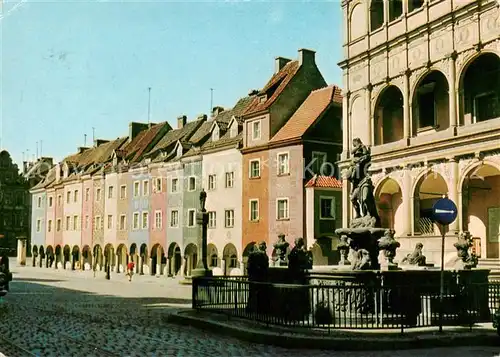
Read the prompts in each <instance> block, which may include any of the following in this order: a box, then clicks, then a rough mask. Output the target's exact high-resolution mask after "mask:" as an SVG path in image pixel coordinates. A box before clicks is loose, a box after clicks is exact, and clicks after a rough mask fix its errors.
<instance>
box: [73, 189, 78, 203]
mask: <svg viewBox="0 0 500 357" xmlns="http://www.w3.org/2000/svg"><path fill="white" fill-rule="evenodd" d="M73 202H78V190H75V192H73Z"/></svg>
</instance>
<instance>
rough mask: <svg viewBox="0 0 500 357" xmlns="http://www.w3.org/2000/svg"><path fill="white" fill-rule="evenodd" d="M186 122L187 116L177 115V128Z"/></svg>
mask: <svg viewBox="0 0 500 357" xmlns="http://www.w3.org/2000/svg"><path fill="white" fill-rule="evenodd" d="M186 122H187V116H185V115H181V116H179V117H177V129H182V128H184V125H186Z"/></svg>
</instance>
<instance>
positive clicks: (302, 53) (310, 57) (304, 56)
mask: <svg viewBox="0 0 500 357" xmlns="http://www.w3.org/2000/svg"><path fill="white" fill-rule="evenodd" d="M315 55H316V51H313V50H308V49H306V48H301V49H300V50H299V66H302V65H303V64H315V63H316V59H315Z"/></svg>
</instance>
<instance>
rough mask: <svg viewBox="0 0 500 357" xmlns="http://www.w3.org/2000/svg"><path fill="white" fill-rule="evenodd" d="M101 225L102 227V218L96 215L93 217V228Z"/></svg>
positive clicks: (99, 227)
mask: <svg viewBox="0 0 500 357" xmlns="http://www.w3.org/2000/svg"><path fill="white" fill-rule="evenodd" d="M101 227H102V219H101V216H96V217H95V224H94V230H98V229H101Z"/></svg>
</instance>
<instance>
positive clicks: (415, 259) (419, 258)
mask: <svg viewBox="0 0 500 357" xmlns="http://www.w3.org/2000/svg"><path fill="white" fill-rule="evenodd" d="M423 248H424V245H423V244H422V243H420V242H419V243H417V244H416V245H415V250H414V251H413V253H411V254H408V255H407V256H406V257H404V258H403V260H402V261H401V263H402V264H409V265H417V266H419V267H422V266H425V264H426V258H425V255H423V254H422V249H423Z"/></svg>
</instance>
